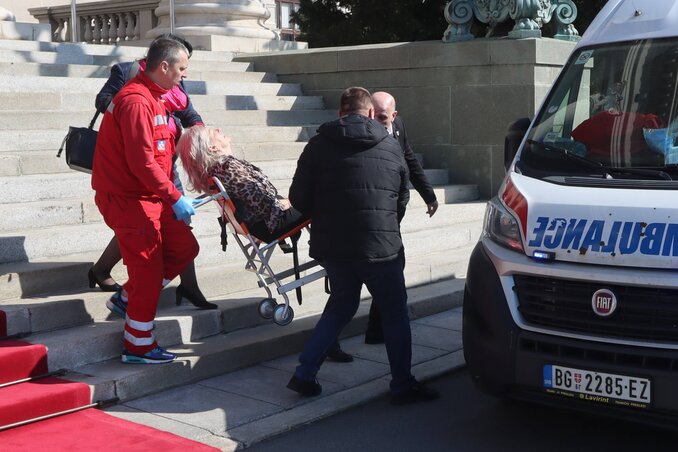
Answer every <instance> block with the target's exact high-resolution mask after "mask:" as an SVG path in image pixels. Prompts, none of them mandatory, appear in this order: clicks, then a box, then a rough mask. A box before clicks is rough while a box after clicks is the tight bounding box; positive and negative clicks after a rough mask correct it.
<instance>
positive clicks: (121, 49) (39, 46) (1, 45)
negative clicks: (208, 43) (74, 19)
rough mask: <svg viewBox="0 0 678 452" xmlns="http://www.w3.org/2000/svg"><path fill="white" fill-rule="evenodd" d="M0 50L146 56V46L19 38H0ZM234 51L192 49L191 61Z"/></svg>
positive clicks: (225, 58) (222, 57)
mask: <svg viewBox="0 0 678 452" xmlns="http://www.w3.org/2000/svg"><path fill="white" fill-rule="evenodd" d="M0 50H4V51H15V52H38V53H50V52H51V53H59V54H75V55H91V56H105V57H111V58H118V59H120V60H121V61H132V60H136V59H140V58H144V57H145V56H146V51H147V50H148V48H147V47H146V46H140V47H138V46H128V45H122V46H120V45H101V44H86V43H82V42H81V43H70V42H63V43H57V42H38V41H28V40H27V41H20V40H7V39H1V40H0ZM233 56H234V53H233V52H227V51H205V50H194V51H193V54H192V56H191V62H192V61H212V62H215V61H216V62H230V61H231V60H232V59H233Z"/></svg>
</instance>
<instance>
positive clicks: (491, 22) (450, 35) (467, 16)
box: [443, 0, 579, 42]
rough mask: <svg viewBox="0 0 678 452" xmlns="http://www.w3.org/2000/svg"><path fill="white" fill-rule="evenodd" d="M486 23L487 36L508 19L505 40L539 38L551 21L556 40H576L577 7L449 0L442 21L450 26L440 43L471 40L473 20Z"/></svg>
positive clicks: (558, 1) (527, 0)
mask: <svg viewBox="0 0 678 452" xmlns="http://www.w3.org/2000/svg"><path fill="white" fill-rule="evenodd" d="M474 17H475V18H476V19H477V20H478V21H480V22H482V23H484V24H487V26H488V32H487V36H490V35H491V34H492V32H493V31H494V28H495V26H496V25H497V24H499V23H502V22H504V21H506V20H507V19H508V18H509V17H510V18H511V19H513V20H514V21H515V26H514V27H513V30H511V31H510V32H509V34H508V36H509V38H514V39H518V38H532V37H537V38H540V37H541V36H542V34H541V28H542V26H543V25H544V24H546V23H549V22H550V21H551V19H553V18H555V21H556V25H557V31H556V34H555V36H554V38H556V39H563V40H566V41H576V40H578V39H579V32H578V31H577V29H576V28H575V27H574V25H573V22H574V20H575V19H576V18H577V7H576V5H575V4H574V3H573V2H572V0H452V1H450V2H448V3H447V4H446V5H445V19H446V20H447V22H448V23H449V24H450V25H449V26H448V27H447V30H445V33H444V35H443V41H444V42H457V41H467V40H469V39H473V38H474V36H473V34H471V25H472V24H473V18H474Z"/></svg>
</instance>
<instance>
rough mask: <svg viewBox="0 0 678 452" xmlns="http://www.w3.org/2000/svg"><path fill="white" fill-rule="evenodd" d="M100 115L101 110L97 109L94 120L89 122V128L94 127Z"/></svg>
mask: <svg viewBox="0 0 678 452" xmlns="http://www.w3.org/2000/svg"><path fill="white" fill-rule="evenodd" d="M98 117H99V110H97V111H96V113H94V116H93V117H92V120H91V121H90V122H89V126H87V128H88V129H92V128H94V123H95V122H97V118H98Z"/></svg>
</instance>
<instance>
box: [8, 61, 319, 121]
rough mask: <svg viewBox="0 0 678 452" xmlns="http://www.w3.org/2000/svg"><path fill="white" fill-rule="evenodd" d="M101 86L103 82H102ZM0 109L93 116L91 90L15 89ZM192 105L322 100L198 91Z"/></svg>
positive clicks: (277, 106) (296, 105) (279, 107)
mask: <svg viewBox="0 0 678 452" xmlns="http://www.w3.org/2000/svg"><path fill="white" fill-rule="evenodd" d="M0 67H1V66H0ZM102 85H103V84H102ZM2 98H3V103H2V104H0V111H17V110H18V111H21V110H24V111H25V110H51V111H55V110H56V111H57V112H55V113H53V114H63V112H64V111H68V112H70V111H77V112H87V114H89V115H90V118H91V116H92V115H94V99H95V98H96V95H92V94H91V93H73V92H68V93H58V92H40V91H32V92H18V93H4V94H3V95H2ZM191 102H192V103H193V106H194V108H195V109H196V110H197V111H198V112H200V113H202V112H205V111H224V110H276V111H289V110H322V109H324V102H323V98H322V97H321V96H273V95H259V96H252V95H213V96H206V95H203V94H197V95H193V96H191Z"/></svg>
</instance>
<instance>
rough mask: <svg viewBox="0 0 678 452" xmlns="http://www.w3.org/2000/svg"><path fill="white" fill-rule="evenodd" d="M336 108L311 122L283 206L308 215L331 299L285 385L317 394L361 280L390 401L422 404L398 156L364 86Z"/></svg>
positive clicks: (427, 393) (428, 395)
mask: <svg viewBox="0 0 678 452" xmlns="http://www.w3.org/2000/svg"><path fill="white" fill-rule="evenodd" d="M340 105H341V107H340V116H341V117H340V118H339V119H337V120H334V121H330V122H328V123H325V124H323V125H322V126H320V128H319V129H318V135H316V136H314V137H313V138H311V140H310V141H309V142H308V144H307V145H306V147H305V148H304V151H303V152H302V154H301V156H300V157H299V161H298V163H297V169H296V172H295V174H294V178H293V180H292V185H291V187H290V201H291V202H292V205H293V206H295V208H297V209H298V210H300V211H301V212H303V213H304V214H307V215H308V216H309V217H310V218H311V222H312V226H311V242H310V243H311V245H310V249H309V254H310V256H311V257H313V258H315V259H317V260H318V261H320V262H321V263H322V264H323V266H324V267H325V269H326V270H327V276H328V278H329V281H330V290H331V295H330V297H329V299H328V300H327V305H326V306H325V310H324V311H323V314H322V316H321V317H320V320H319V321H318V324H317V325H316V327H315V329H314V331H313V334H312V335H311V338H310V339H309V341H308V343H307V344H306V346H305V348H304V350H303V351H302V353H301V355H300V356H299V366H297V368H296V370H295V372H294V375H293V376H292V378H291V379H290V381H289V383H288V385H287V387H288V388H289V389H291V390H293V391H296V392H298V393H300V394H301V395H304V396H315V395H318V394H320V393H321V392H322V387H321V385H320V384H319V383H318V381H317V379H316V375H317V373H318V370H319V369H320V366H321V365H322V362H323V360H324V359H325V357H326V355H327V352H328V350H329V348H330V346H331V345H332V344H333V343H334V342H335V341H336V339H337V336H338V335H339V333H340V332H341V330H342V329H343V328H344V326H346V324H347V323H348V322H349V321H350V320H351V318H353V316H354V315H355V313H356V311H357V309H358V305H359V303H360V290H361V288H362V285H363V284H365V285H366V286H367V289H368V290H369V291H370V293H371V294H372V297H373V303H376V304H377V305H378V307H379V311H380V313H381V320H382V326H383V330H384V339H385V343H386V351H387V354H388V359H389V364H390V367H391V376H392V380H391V384H390V387H391V400H392V402H393V403H395V404H406V403H416V402H422V401H425V400H431V399H434V398H436V397H438V393H437V392H435V391H433V390H431V389H429V388H427V387H426V386H425V385H423V384H422V383H419V382H418V381H417V380H416V379H415V378H414V377H413V376H412V373H411V361H412V337H411V332H410V323H409V318H408V314H407V291H406V289H405V278H404V275H403V264H402V254H401V253H400V249H401V248H402V241H401V237H400V227H399V220H400V218H401V217H402V215H403V214H404V212H405V206H406V204H407V201H408V200H409V190H408V189H407V181H408V172H407V166H406V165H405V160H404V159H403V152H402V150H401V149H400V145H399V144H398V142H397V140H396V139H395V138H393V137H390V136H389V135H388V133H387V132H386V129H385V128H384V126H383V125H381V124H380V123H379V122H377V121H375V120H374V119H373V118H374V109H373V107H372V102H371V99H370V94H369V92H368V91H367V90H366V89H364V88H359V87H352V88H348V89H346V90H345V91H344V92H343V94H342V96H341V102H340Z"/></svg>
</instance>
